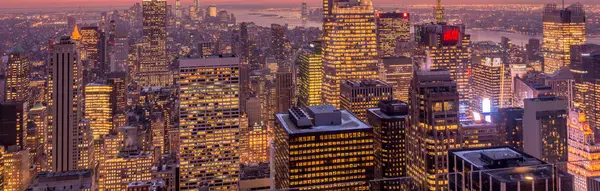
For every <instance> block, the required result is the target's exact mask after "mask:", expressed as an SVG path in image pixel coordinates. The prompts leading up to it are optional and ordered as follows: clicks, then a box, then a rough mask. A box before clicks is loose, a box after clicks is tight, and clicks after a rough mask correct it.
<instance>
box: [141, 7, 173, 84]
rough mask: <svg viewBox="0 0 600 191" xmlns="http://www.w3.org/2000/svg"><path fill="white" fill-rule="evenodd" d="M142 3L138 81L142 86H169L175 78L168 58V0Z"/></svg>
mask: <svg viewBox="0 0 600 191" xmlns="http://www.w3.org/2000/svg"><path fill="white" fill-rule="evenodd" d="M142 3H143V15H144V19H143V23H144V27H143V30H142V34H143V46H142V58H141V59H142V60H141V63H140V66H139V74H138V77H139V81H138V83H140V85H141V86H169V85H171V84H172V83H173V82H172V81H173V80H172V79H171V77H170V75H169V61H168V60H167V15H166V14H167V10H166V9H167V1H166V0H144V1H143V2H142Z"/></svg>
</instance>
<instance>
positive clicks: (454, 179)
mask: <svg viewBox="0 0 600 191" xmlns="http://www.w3.org/2000/svg"><path fill="white" fill-rule="evenodd" d="M448 155H449V156H448V160H449V163H448V164H449V165H450V166H449V167H448V169H449V173H450V175H449V177H450V181H449V182H448V189H449V190H450V191H462V190H476V191H488V190H556V191H571V190H573V189H572V188H573V183H572V181H573V179H572V177H571V176H569V175H568V174H566V173H565V172H562V171H560V170H557V168H555V167H554V165H552V164H548V163H546V162H543V161H542V160H540V159H538V158H535V157H533V156H531V155H528V154H526V153H524V152H522V151H518V150H515V149H513V148H511V147H507V146H501V147H486V148H470V149H457V150H451V151H449V153H448Z"/></svg>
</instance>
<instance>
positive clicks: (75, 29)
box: [71, 25, 81, 40]
mask: <svg viewBox="0 0 600 191" xmlns="http://www.w3.org/2000/svg"><path fill="white" fill-rule="evenodd" d="M71 39H73V40H81V34H80V33H79V27H78V26H77V25H75V27H73V33H71Z"/></svg>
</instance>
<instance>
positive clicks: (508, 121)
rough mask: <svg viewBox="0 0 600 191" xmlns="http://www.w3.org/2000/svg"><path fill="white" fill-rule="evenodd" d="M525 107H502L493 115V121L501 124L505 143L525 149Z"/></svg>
mask: <svg viewBox="0 0 600 191" xmlns="http://www.w3.org/2000/svg"><path fill="white" fill-rule="evenodd" d="M523 113H524V110H523V108H520V107H507V108H501V109H500V110H499V111H498V113H495V114H494V115H493V116H492V122H494V123H496V124H498V125H499V126H500V132H501V133H502V134H501V135H500V136H502V137H504V138H503V140H505V141H504V143H503V144H504V145H507V146H511V147H513V148H515V149H517V150H519V151H523V138H524V136H523Z"/></svg>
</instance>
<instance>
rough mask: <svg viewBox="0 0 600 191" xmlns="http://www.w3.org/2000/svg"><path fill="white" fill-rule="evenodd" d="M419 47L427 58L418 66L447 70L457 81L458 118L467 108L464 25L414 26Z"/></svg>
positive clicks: (468, 56) (467, 44)
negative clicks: (458, 97) (459, 113)
mask: <svg viewBox="0 0 600 191" xmlns="http://www.w3.org/2000/svg"><path fill="white" fill-rule="evenodd" d="M415 30H416V31H415V36H416V37H415V38H416V41H417V43H418V44H419V48H420V49H421V50H423V51H424V52H425V54H426V55H425V57H426V59H427V60H426V62H425V63H424V65H421V66H419V67H420V68H421V69H431V70H437V69H442V70H448V71H450V75H451V77H452V79H453V80H454V81H456V83H457V84H458V93H459V95H460V103H459V106H460V107H459V108H460V112H461V118H464V117H465V115H466V114H467V112H468V111H469V109H468V106H469V101H470V100H471V99H470V97H471V96H470V95H471V92H470V88H469V66H470V65H471V48H470V44H471V36H470V35H468V34H465V26H463V25H447V24H443V23H442V24H423V25H418V26H417V27H415Z"/></svg>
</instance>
